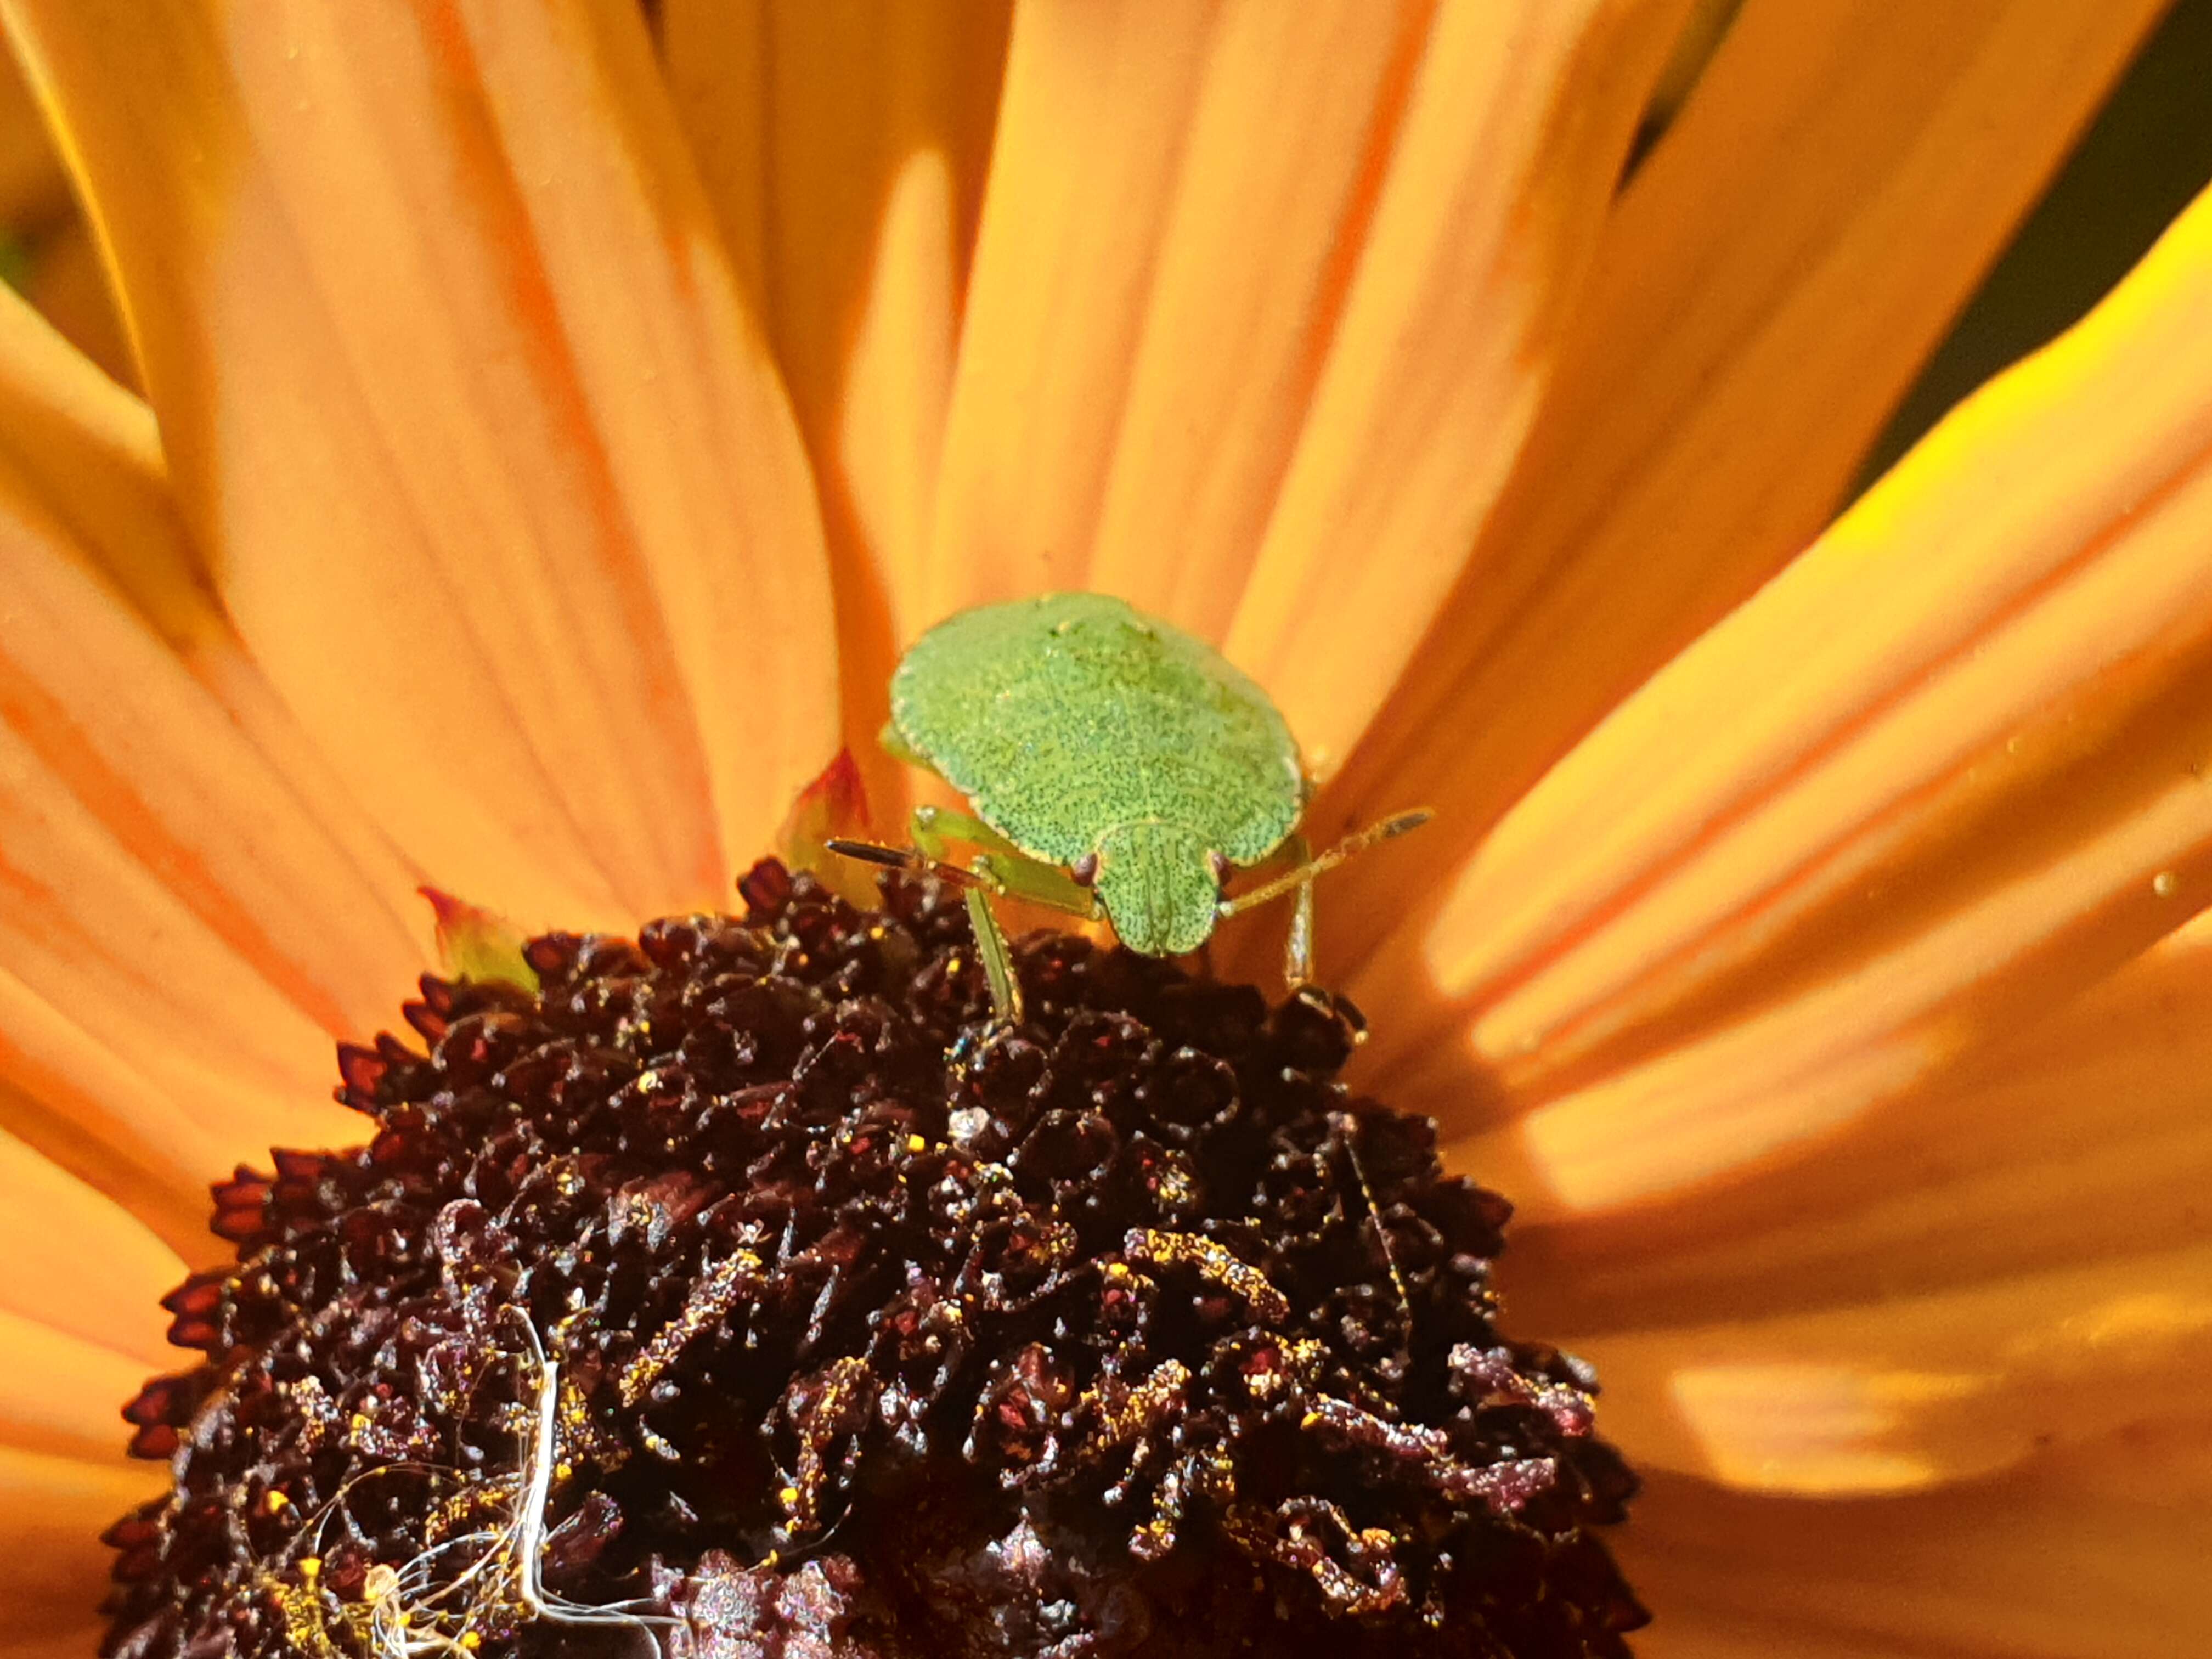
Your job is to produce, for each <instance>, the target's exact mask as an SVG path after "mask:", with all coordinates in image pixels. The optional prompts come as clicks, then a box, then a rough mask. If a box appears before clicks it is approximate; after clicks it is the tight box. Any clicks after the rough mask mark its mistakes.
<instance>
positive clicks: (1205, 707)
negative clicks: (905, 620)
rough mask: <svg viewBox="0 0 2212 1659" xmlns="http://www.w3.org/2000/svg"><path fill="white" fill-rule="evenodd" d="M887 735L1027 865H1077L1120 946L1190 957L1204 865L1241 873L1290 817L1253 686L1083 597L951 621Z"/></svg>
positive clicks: (1279, 757) (1209, 657) (1296, 775)
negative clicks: (1089, 875)
mask: <svg viewBox="0 0 2212 1659" xmlns="http://www.w3.org/2000/svg"><path fill="white" fill-rule="evenodd" d="M891 732H892V735H894V736H895V737H896V739H897V742H898V744H899V746H901V747H902V748H903V749H905V750H909V751H911V753H912V755H913V756H914V757H915V758H917V759H919V760H921V762H922V763H925V764H927V766H929V767H930V768H931V769H933V770H934V771H936V772H937V773H938V774H939V775H940V776H942V777H943V778H944V779H945V781H946V782H948V783H950V784H951V786H952V787H954V788H956V789H957V790H959V791H960V792H961V793H963V795H965V796H967V797H968V799H969V803H970V805H972V806H973V807H974V809H975V815H976V816H977V817H980V818H981V820H982V821H983V822H984V823H986V824H987V825H989V826H990V827H991V828H992V829H994V830H996V831H997V832H998V833H999V834H1000V835H1001V836H1005V837H1006V840H1007V841H1009V842H1012V844H1013V845H1014V846H1016V847H1018V848H1020V849H1021V850H1022V851H1023V852H1024V853H1025V854H1029V855H1030V857H1032V858H1035V859H1039V860H1045V861H1047V862H1049V863H1052V864H1056V865H1060V866H1070V867H1076V868H1082V869H1085V870H1088V869H1090V868H1092V867H1093V865H1092V860H1095V869H1096V875H1095V877H1094V878H1093V879H1094V880H1095V884H1096V890H1097V897H1098V902H1099V903H1100V904H1101V905H1102V906H1103V908H1104V909H1105V911H1106V915H1107V916H1108V918H1109V920H1110V921H1112V922H1113V924H1114V931H1115V933H1117V934H1119V935H1120V936H1121V941H1122V942H1123V943H1124V944H1125V945H1128V946H1129V947H1130V948H1131V949H1132V950H1135V951H1143V952H1145V953H1146V954H1148V955H1152V956H1172V955H1176V954H1179V953H1181V952H1182V951H1194V950H1196V949H1197V948H1198V947H1199V946H1200V945H1203V944H1204V943H1205V942H1206V939H1208V938H1209V937H1210V936H1211V935H1212V932H1213V927H1214V923H1215V921H1216V920H1217V918H1218V913H1219V907H1220V897H1221V889H1220V871H1219V867H1218V864H1217V855H1218V858H1219V859H1221V860H1226V861H1227V862H1228V863H1230V864H1232V865H1249V864H1256V863H1258V862H1259V861H1260V860H1262V859H1264V858H1266V857H1267V856H1268V854H1271V853H1273V852H1274V851H1275V849H1276V848H1279V847H1280V846H1281V845H1282V844H1283V842H1284V840H1285V838H1286V837H1287V836H1289V835H1290V833H1291V830H1292V829H1294V828H1295V827H1296V826H1297V821H1298V814H1299V812H1300V811H1301V810H1302V809H1303V808H1304V805H1305V797H1306V784H1305V779H1304V775H1303V773H1302V772H1301V770H1300V768H1299V764H1298V750H1297V742H1296V740H1295V739H1293V738H1291V732H1290V728H1289V727H1288V726H1285V724H1284V722H1283V717H1282V716H1281V715H1280V714H1278V713H1277V712H1276V710H1275V706H1274V704H1273V702H1270V701H1269V700H1268V697H1267V693H1266V692H1264V691H1262V690H1261V689H1260V688H1259V687H1258V686H1257V685H1255V684H1254V683H1253V682H1252V681H1251V679H1250V678H1248V677H1247V676H1246V675H1244V674H1243V673H1242V672H1240V671H1238V670H1237V669H1236V668H1234V667H1232V666H1231V665H1230V664H1229V662H1228V661H1227V660H1226V659H1224V658H1223V657H1222V656H1221V654H1220V653H1218V652H1216V651H1215V650H1213V649H1212V647H1210V646H1208V645H1206V644H1205V643H1204V642H1203V641H1199V640H1196V639H1194V638H1192V637H1191V636H1190V635H1188V634H1185V633H1183V632H1182V630H1181V629H1176V628H1174V627H1171V626H1170V625H1169V624H1167V623H1161V622H1157V621H1154V620H1152V619H1151V618H1149V617H1145V616H1143V615H1141V614H1140V613H1139V612H1138V611H1134V610H1133V609H1132V608H1131V607H1130V606H1129V605H1126V604H1124V603H1123V602H1122V601H1121V600H1120V599H1111V598H1109V597H1108V596H1106V595H1104V594H1098V593H1061V594H1051V595H1048V596H1046V597H1045V598H1042V599H1024V600H1018V601H1015V602H1013V603H1012V604H1007V605H986V606H983V607H981V608H980V609H978V610H974V611H963V612H961V613H960V614H959V615H957V616H955V617H951V618H950V619H949V620H947V621H945V622H944V623H939V625H938V626H937V627H935V628H933V629H931V630H930V631H929V632H928V633H927V634H925V635H922V636H921V639H919V640H917V641H915V644H914V647H913V648H912V649H911V650H909V651H908V653H907V654H906V656H905V658H904V659H903V660H902V661H901V662H900V664H899V666H898V670H897V672H896V674H895V675H894V676H893V677H892V679H891Z"/></svg>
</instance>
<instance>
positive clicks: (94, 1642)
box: [0, 1620, 107, 1659]
mask: <svg viewBox="0 0 2212 1659" xmlns="http://www.w3.org/2000/svg"><path fill="white" fill-rule="evenodd" d="M106 1634H107V1626H106V1625H105V1624H103V1623H101V1622H100V1621H98V1620H90V1621H87V1622H84V1623H81V1624H77V1625H74V1626H67V1627H65V1628H64V1629H62V1630H60V1631H58V1632H57V1633H55V1634H54V1635H52V1636H32V1637H26V1638H23V1639H21V1640H20V1641H11V1640H9V1639H8V1638H5V1637H0V1659H84V1656H85V1655H87V1654H88V1653H97V1652H99V1651H100V1638H102V1637H104V1636H105V1635H106Z"/></svg>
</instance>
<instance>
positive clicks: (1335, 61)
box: [1073, 0, 1433, 638]
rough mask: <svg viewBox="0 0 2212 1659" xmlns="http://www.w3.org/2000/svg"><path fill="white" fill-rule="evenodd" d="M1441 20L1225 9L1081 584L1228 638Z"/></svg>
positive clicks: (1359, 8) (1342, 1)
mask: <svg viewBox="0 0 2212 1659" xmlns="http://www.w3.org/2000/svg"><path fill="white" fill-rule="evenodd" d="M1432 11H1433V9H1432V8H1431V7H1430V6H1429V5H1426V4H1414V3H1404V4H1396V5H1391V4H1376V3H1374V0H1335V3H1329V4H1308V5H1303V6H1297V7H1285V6H1280V5H1276V4H1273V3H1270V0H1248V3H1243V4H1234V5H1231V6H1228V7H1226V8H1225V9H1224V11H1223V13H1222V17H1221V21H1220V24H1219V27H1218V33H1217V34H1216V36H1215V39H1214V40H1213V41H1212V46H1211V50H1210V51H1209V52H1208V54H1207V57H1206V64H1205V69H1204V72H1203V76H1202V78H1201V80H1200V85H1199V88H1198V91H1197V94H1196V97H1195V99H1194V109H1193V112H1192V114H1191V118H1190V125H1189V131H1188V135H1187V136H1186V137H1184V139H1183V141H1182V156H1181V160H1180V164H1179V172H1178V175H1177V177H1176V180H1175V189H1174V197H1173V200H1172V202H1171V203H1170V204H1169V205H1168V207H1167V210H1166V215H1165V219H1164V223H1163V225H1162V227H1161V229H1160V234H1159V243H1158V248H1157V249H1156V250H1155V251H1154V252H1153V254H1152V264H1151V270H1150V272H1149V283H1148V291H1147V292H1145V293H1143V294H1141V295H1136V296H1133V297H1135V298H1136V300H1137V301H1139V304H1140V305H1141V308H1142V309H1141V316H1140V321H1139V330H1138V333H1137V337H1136V338H1135V340H1134V341H1133V357H1134V361H1133V364H1132V365H1131V367H1130V368H1129V370H1128V376H1129V380H1128V389H1127V398H1126V399H1125V401H1124V404H1123V406H1122V408H1121V411H1120V417H1119V420H1118V422H1117V423H1116V425H1115V428H1114V429H1113V433H1112V444H1111V450H1112V455H1111V459H1112V465H1111V468H1110V470H1109V472H1108V474H1107V477H1106V479H1105V484H1104V489H1103V500H1102V503H1101V505H1100V507H1099V518H1098V524H1097V539H1096V543H1095V545H1094V547H1093V548H1092V550H1091V562H1090V568H1089V570H1088V572H1087V573H1086V574H1084V575H1083V576H1082V578H1081V585H1083V586H1088V587H1095V588H1098V589H1100V590H1102V591H1103V592H1109V593H1118V594H1120V595H1121V596H1122V597H1123V598H1125V599H1129V600H1130V601H1132V602H1133V603H1134V604H1136V605H1140V606H1142V607H1143V608H1145V609H1146V610H1148V611H1153V612H1156V613H1157V614H1158V615H1161V616H1164V617H1167V618H1169V619H1170V621H1173V622H1175V623H1179V624H1180V625H1182V626H1183V627H1185V628H1188V629H1194V630H1195V631H1197V632H1199V633H1200V634H1203V635H1207V636H1208V637H1212V638H1218V637H1219V636H1220V635H1222V633H1223V632H1224V631H1225V630H1226V629H1227V628H1228V626H1229V621H1230V617H1231V615H1232V614H1233V613H1234V611H1235V609H1236V605H1237V594H1238V592H1240V590H1241V589H1242V588H1243V582H1244V576H1245V573H1246V572H1247V571H1248V570H1249V568H1250V567H1251V563H1252V560H1253V558H1254V557H1255V556H1256V555H1257V554H1258V552H1259V550H1260V538H1261V535H1262V533H1263V532H1265V531H1266V529H1267V514H1268V510H1269V508H1270V507H1272V506H1273V502H1274V499H1275V493H1276V491H1277V490H1278V489H1280V488H1281V485H1282V482H1283V475H1284V472H1285V469H1286V468H1287V467H1288V466H1289V465H1290V460H1291V448H1292V446H1293V444H1294V443H1295V441H1296V440H1297V434H1298V428H1299V425H1300V422H1302V421H1303V420H1304V416H1305V410H1306V405H1307V403H1308V401H1309V400H1310V398H1311V397H1312V395H1313V391H1314V384H1315V381H1316V378H1317V377H1318V376H1319V374H1320V373H1321V370H1322V357H1323V348H1324V346H1325V344H1326V342H1327V340H1328V336H1329V333H1330V331H1332V330H1333V329H1334V326H1335V325H1336V322H1337V318H1338V314H1339V313H1340V309H1341V307H1342V306H1343V304H1344V300H1345V289H1346V283H1347V281H1348V279H1349V277H1350V275H1351V264H1352V260H1353V258H1355V256H1356V250H1357V249H1358V246H1359V241H1360V238H1361V234H1362V233H1363V232H1364V229H1365V226H1366V221H1367V218H1368V216H1369V215H1370V214H1371V213H1372V212H1373V211H1374V209H1375V197H1376V191H1377V187H1378V184H1379V181H1380V178H1381V175H1382V173H1383V169H1384V167H1385V166H1386V164H1387V163H1388V161H1389V155H1390V151H1391V148H1392V144H1393V143H1394V141H1395V139H1396V137H1397V136H1398V130H1399V122H1400V121H1401V118H1403V116H1404V114H1405V112H1406V105H1407V87H1408V84H1409V83H1410V82H1411V80H1412V78H1413V75H1414V72H1415V70H1416V69H1417V67H1418V66H1419V64H1420V61H1421V55H1422V52H1423V49H1424V47H1425V45H1426V42H1427V38H1428V34H1429V29H1430V25H1431V21H1432ZM1286 110H1295V111H1297V119H1296V120H1295V121H1287V122H1286V121H1285V120H1283V119H1282V113H1283V112H1285V111H1286ZM1259 133H1265V134H1266V135H1267V138H1266V140H1265V142H1262V143H1255V142H1254V135H1255V134H1259ZM1073 395H1075V396H1076V397H1079V398H1080V397H1083V396H1085V392H1084V390H1083V389H1082V388H1080V387H1076V388H1073ZM1110 412H1111V411H1110V410H1109V411H1102V413H1110Z"/></svg>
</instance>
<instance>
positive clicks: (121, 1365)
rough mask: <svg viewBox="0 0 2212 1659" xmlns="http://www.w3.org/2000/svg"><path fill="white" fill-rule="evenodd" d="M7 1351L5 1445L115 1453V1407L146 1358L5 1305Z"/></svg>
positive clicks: (0, 1344)
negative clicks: (86, 1338) (131, 1355)
mask: <svg viewBox="0 0 2212 1659" xmlns="http://www.w3.org/2000/svg"><path fill="white" fill-rule="evenodd" d="M0 1358H4V1360H5V1363H4V1364H0V1445H4V1446H10V1447H13V1448H15V1449H17V1450H20V1451H33V1452H43V1453H45V1454H46V1455H50V1456H54V1457H72V1458H85V1459H88V1460H93V1461H98V1460H100V1459H101V1458H103V1457H111V1456H112V1455H114V1454H115V1453H116V1451H117V1450H118V1448H119V1446H120V1444H121V1441H122V1433H121V1431H118V1428H117V1426H116V1416H115V1414H116V1412H117V1411H118V1408H119V1407H121V1406H122V1405H123V1403H124V1401H127V1400H129V1399H130V1398H131V1396H132V1395H135V1394H136V1393H137V1391H138V1386H139V1384H140V1383H143V1382H144V1381H145V1380H146V1369H145V1367H144V1366H143V1365H142V1364H138V1363H137V1362H136V1361H135V1360H131V1359H127V1358H125V1357H124V1356H123V1355H121V1354H118V1353H115V1352H111V1351H110V1350H108V1349H106V1348H98V1347H94V1346H92V1345H91V1344H90V1343H88V1342H85V1341H83V1340H80V1339H79V1338H76V1337H74V1336H68V1335H64V1334H63V1333H61V1332H59V1331H57V1330H55V1329H53V1328H52V1327H50V1326H46V1325H40V1324H37V1323H34V1322H32V1321H30V1320H27V1319H24V1318H21V1317H20V1316H17V1315H15V1314H11V1313H8V1312H6V1311H5V1310H0ZM110 1518H111V1519H112V1516H111V1517H110Z"/></svg>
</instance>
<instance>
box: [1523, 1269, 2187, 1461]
mask: <svg viewBox="0 0 2212 1659" xmlns="http://www.w3.org/2000/svg"><path fill="white" fill-rule="evenodd" d="M1861 1294H1862V1295H1863V1297H1865V1298H1866V1299H1865V1300H1863V1301H1861V1302H1859V1303H1857V1304H1855V1305H1852V1306H1849V1307H1843V1308H1836V1309H1826V1310H1817V1311H1814V1312H1809V1313H1796V1314H1781V1315H1777V1316H1773V1317H1770V1318H1763V1319H1747V1320H1741V1321H1735V1322H1717V1323H1700V1324H1698V1325H1694V1326H1686V1327H1683V1328H1674V1329H1661V1330H1644V1329H1638V1330H1634V1331H1626V1332H1621V1333H1618V1334H1600V1335H1591V1334H1583V1333H1577V1332H1572V1331H1568V1332H1547V1335H1551V1336H1556V1337H1558V1338H1559V1340H1561V1341H1562V1342H1563V1343H1564V1344H1565V1346H1568V1347H1570V1348H1572V1349H1573V1350H1574V1351H1575V1352H1578V1353H1583V1354H1585V1355H1587V1356H1588V1357H1589V1358H1591V1359H1592V1360H1594V1361H1595V1362H1596V1364H1597V1368H1598V1372H1599V1375H1600V1376H1601V1377H1603V1378H1604V1380H1605V1383H1606V1387H1607V1394H1606V1405H1607V1411H1606V1418H1605V1420H1606V1432H1607V1434H1608V1435H1609V1436H1611V1437H1614V1438H1616V1439H1618V1440H1619V1441H1620V1443H1621V1445H1622V1447H1623V1448H1624V1449H1626V1451H1627V1452H1628V1454H1629V1456H1630V1458H1631V1461H1632V1462H1637V1463H1638V1465H1639V1466H1642V1467H1646V1468H1673V1469H1683V1470H1686V1471H1688V1472H1689V1473H1692V1474H1699V1475H1703V1476H1706V1477H1708V1478H1711V1479H1713V1480H1721V1481H1723V1482H1726V1483H1727V1484H1729V1485H1730V1486H1749V1487H1758V1488H1762V1489H1770V1490H1774V1491H1782V1492H1830V1493H1838V1492H1895V1491H1905V1490H1910V1489H1911V1488H1913V1487H1917V1486H1932V1485H1936V1484H1939V1483H1941V1482H1944V1481H1948V1480H1960V1479H1966V1478H1969V1477H1972V1476H1975V1475H1979V1474H1988V1473H1990V1472H1991V1471H1993V1470H1996V1469H2002V1468H2010V1467H2011V1466H2012V1465H2014V1464H2015V1463H2017V1462H2021V1461H2022V1460H2023V1459H2025V1458H2026V1457H2027V1456H2028V1455H2029V1454H2030V1453H2032V1452H2033V1451H2034V1450H2036V1449H2038V1448H2040V1447H2045V1446H2064V1445H2071V1444H2075V1443H2079V1442H2081V1441H2082V1440H2083V1439H2084V1438H2086V1437H2091V1436H2093V1435H2095V1434H2099V1433H2101V1432H2104V1431H2106V1430H2110V1429H2115V1428H2122V1427H2128V1426H2131V1425H2137V1424H2145V1425H2148V1424H2155V1423H2157V1422H2159V1421H2160V1420H2161V1419H2166V1418H2168V1417H2173V1416H2191V1417H2195V1416H2202V1415H2203V1413H2205V1412H2206V1411H2207V1410H2208V1409H2212V1380H2208V1379H2212V1244H2207V1243H2203V1242H2202V1241H2199V1242H2198V1243H2196V1244H2195V1245H2194V1246H2193V1247H2192V1248H2190V1249H2181V1250H2176V1251H2171V1252H2168V1253H2166V1254H2163V1255H2154V1254H2147V1253H2130V1254H2126V1255H2112V1256H2110V1257H2107V1258H2106V1259H2105V1260H2102V1261H2099V1262H2098V1263H2097V1264H2096V1265H2094V1266H2093V1267H2078V1266H2077V1267H2069V1268H2066V1269H2064V1270H2062V1271H2058V1272H2054V1273H2034V1274H2021V1275H2017V1276H2013V1277H2006V1278H2002V1279H1996V1280H1993V1281H1991V1282H1990V1283H1988V1284H1985V1285H1972V1286H1970V1287H1967V1288H1965V1289H1961V1290H1955V1291H1944V1292H1941V1293H1939V1294H1936V1295H1930V1296H1894V1295H1891V1294H1889V1292H1888V1287H1887V1285H1883V1284H1881V1281H1880V1280H1879V1279H1869V1283H1868V1285H1867V1286H1866V1288H1865V1289H1864V1290H1863V1291H1862V1293H1861Z"/></svg>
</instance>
